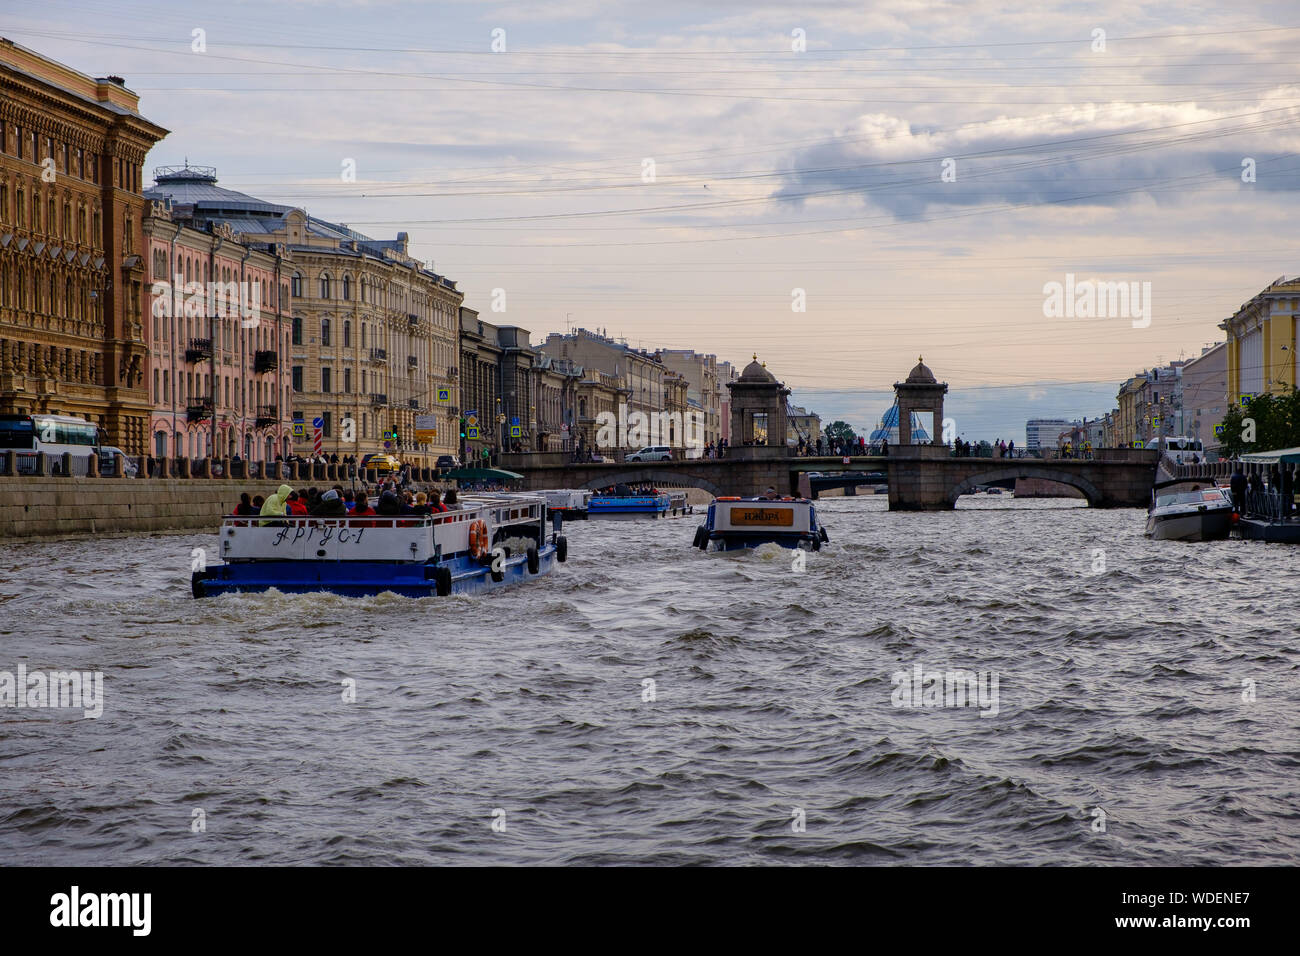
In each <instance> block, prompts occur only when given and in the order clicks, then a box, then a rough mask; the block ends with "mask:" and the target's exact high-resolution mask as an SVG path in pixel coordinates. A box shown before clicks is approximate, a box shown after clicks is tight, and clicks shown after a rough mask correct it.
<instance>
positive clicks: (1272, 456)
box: [1241, 448, 1300, 465]
mask: <svg viewBox="0 0 1300 956" xmlns="http://www.w3.org/2000/svg"><path fill="white" fill-rule="evenodd" d="M1241 460H1242V461H1246V462H1250V463H1251V464H1252V465H1277V464H1287V465H1293V464H1295V463H1297V462H1300V448H1279V449H1277V450H1275V451H1256V452H1251V453H1250V454H1249V455H1242V456H1241Z"/></svg>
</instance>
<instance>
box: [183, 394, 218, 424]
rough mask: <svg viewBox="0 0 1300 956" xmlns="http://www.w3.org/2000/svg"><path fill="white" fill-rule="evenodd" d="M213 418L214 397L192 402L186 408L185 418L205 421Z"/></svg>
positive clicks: (193, 420)
mask: <svg viewBox="0 0 1300 956" xmlns="http://www.w3.org/2000/svg"><path fill="white" fill-rule="evenodd" d="M211 418H212V399H210V398H201V399H198V400H196V401H193V402H191V403H190V404H189V405H188V406H187V407H186V409H185V420H186V421H189V422H205V421H209V420H211Z"/></svg>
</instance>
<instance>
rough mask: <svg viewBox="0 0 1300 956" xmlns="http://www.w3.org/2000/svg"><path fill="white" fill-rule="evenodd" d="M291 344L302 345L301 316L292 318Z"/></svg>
mask: <svg viewBox="0 0 1300 956" xmlns="http://www.w3.org/2000/svg"><path fill="white" fill-rule="evenodd" d="M293 344H294V345H302V316H299V315H295V316H294V317H293Z"/></svg>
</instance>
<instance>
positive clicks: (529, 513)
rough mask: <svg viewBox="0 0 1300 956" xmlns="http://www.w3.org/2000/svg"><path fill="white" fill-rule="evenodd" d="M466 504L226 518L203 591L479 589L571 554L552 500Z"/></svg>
mask: <svg viewBox="0 0 1300 956" xmlns="http://www.w3.org/2000/svg"><path fill="white" fill-rule="evenodd" d="M461 501H462V508H461V510H459V511H448V512H444V513H440V514H433V515H401V516H393V517H387V516H367V517H364V518H350V517H348V518H344V517H338V518H333V517H331V518H325V517H298V516H285V517H284V518H274V519H271V518H248V517H241V516H234V515H232V516H228V517H226V518H224V519H223V520H222V524H221V530H220V532H219V538H218V542H219V543H218V552H219V555H220V557H221V559H222V563H220V564H215V565H211V566H207V567H202V568H199V569H198V570H196V571H195V572H194V573H193V575H192V576H191V582H190V587H191V590H192V592H193V594H194V596H195V597H196V598H199V597H210V596H213V595H218V594H226V593H230V592H239V591H267V590H270V589H272V588H274V589H275V590H277V591H283V592H286V593H290V594H300V593H308V592H315V591H327V592H329V593H332V594H341V595H344V596H348V597H359V596H364V595H373V594H381V593H383V592H385V591H392V592H393V593H395V594H401V595H405V596H407V597H431V596H435V595H436V596H439V597H442V596H446V595H448V594H478V593H481V592H483V591H491V590H494V589H496V588H501V587H506V586H508V585H511V584H517V583H520V582H523V581H528V580H531V579H533V578H535V577H539V576H541V575H543V574H547V573H549V572H550V571H551V570H552V569H553V568H554V567H555V562H557V561H561V562H562V561H564V560H565V559H566V558H567V557H568V542H567V540H566V539H565V538H564V536H563V535H561V534H560V533H559V528H560V522H559V521H558V520H557V521H555V522H554V530H553V532H552V534H551V536H550V537H549V539H548V537H547V536H546V529H545V523H544V512H545V507H546V502H545V499H544V498H542V497H540V496H535V495H534V496H530V495H508V494H503V495H481V496H479V495H466V496H465V497H463V498H462V499H461Z"/></svg>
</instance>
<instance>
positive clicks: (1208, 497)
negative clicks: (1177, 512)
mask: <svg viewBox="0 0 1300 956" xmlns="http://www.w3.org/2000/svg"><path fill="white" fill-rule="evenodd" d="M1223 500H1224V499H1223V492H1222V491H1220V490H1219V489H1218V488H1209V489H1206V490H1204V491H1185V492H1182V493H1180V494H1176V495H1159V496H1157V497H1156V507H1157V508H1166V507H1168V506H1169V505H1199V504H1202V503H1205V502H1221V501H1223Z"/></svg>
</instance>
